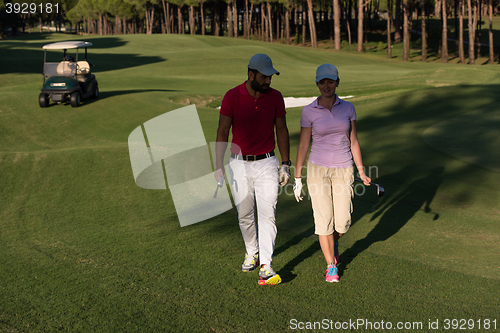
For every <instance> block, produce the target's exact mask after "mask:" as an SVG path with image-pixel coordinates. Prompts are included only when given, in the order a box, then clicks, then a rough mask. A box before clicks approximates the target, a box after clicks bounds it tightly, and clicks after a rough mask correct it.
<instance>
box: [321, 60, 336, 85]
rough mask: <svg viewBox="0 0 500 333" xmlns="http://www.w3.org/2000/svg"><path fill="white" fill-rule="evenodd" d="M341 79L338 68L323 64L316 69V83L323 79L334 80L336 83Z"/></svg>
mask: <svg viewBox="0 0 500 333" xmlns="http://www.w3.org/2000/svg"><path fill="white" fill-rule="evenodd" d="M338 78H339V71H338V70H337V67H335V66H333V65H330V64H323V65H321V66H319V67H318V69H316V83H318V82H319V81H321V80H323V79H332V80H334V81H336V80H337V79H338Z"/></svg>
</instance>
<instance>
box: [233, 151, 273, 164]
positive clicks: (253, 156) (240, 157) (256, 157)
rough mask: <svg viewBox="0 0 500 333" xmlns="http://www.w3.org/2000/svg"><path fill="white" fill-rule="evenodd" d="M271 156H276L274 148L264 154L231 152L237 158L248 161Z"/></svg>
mask: <svg viewBox="0 0 500 333" xmlns="http://www.w3.org/2000/svg"><path fill="white" fill-rule="evenodd" d="M271 156H274V150H272V151H271V152H270V153H267V154H262V155H236V154H234V153H231V157H232V158H234V159H237V160H243V161H247V162H253V161H258V160H263V159H265V158H268V157H271Z"/></svg>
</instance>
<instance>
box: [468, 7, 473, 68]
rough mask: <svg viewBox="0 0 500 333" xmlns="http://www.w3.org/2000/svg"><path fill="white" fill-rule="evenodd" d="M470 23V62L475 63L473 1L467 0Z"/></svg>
mask: <svg viewBox="0 0 500 333" xmlns="http://www.w3.org/2000/svg"><path fill="white" fill-rule="evenodd" d="M467 10H468V20H467V21H468V23H469V64H470V65H474V63H475V61H474V58H475V57H474V22H473V18H472V15H473V14H472V1H471V0H467Z"/></svg>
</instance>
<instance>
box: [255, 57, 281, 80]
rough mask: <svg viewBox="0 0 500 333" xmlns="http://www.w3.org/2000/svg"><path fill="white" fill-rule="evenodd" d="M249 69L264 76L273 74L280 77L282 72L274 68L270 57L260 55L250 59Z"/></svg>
mask: <svg viewBox="0 0 500 333" xmlns="http://www.w3.org/2000/svg"><path fill="white" fill-rule="evenodd" d="M248 69H255V70H257V71H259V72H261V73H262V74H264V75H267V76H271V75H273V74H276V75H280V72H278V71H277V70H275V69H274V68H273V62H272V61H271V58H269V56H268V55H266V54H263V53H258V54H256V55H254V56H253V57H251V58H250V61H249V62H248Z"/></svg>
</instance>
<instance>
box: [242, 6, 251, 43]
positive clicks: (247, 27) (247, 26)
mask: <svg viewBox="0 0 500 333" xmlns="http://www.w3.org/2000/svg"><path fill="white" fill-rule="evenodd" d="M248 17H249V15H248V0H245V13H244V14H243V38H245V39H250V22H249V19H248Z"/></svg>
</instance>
